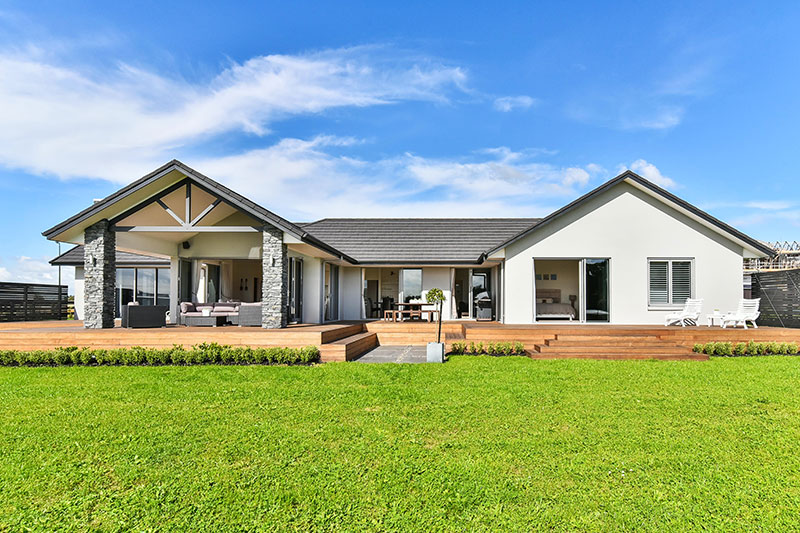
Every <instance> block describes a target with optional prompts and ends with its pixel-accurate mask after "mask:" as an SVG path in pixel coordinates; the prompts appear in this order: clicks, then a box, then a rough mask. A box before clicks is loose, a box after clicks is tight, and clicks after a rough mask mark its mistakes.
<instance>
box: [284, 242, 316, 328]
mask: <svg viewBox="0 0 800 533" xmlns="http://www.w3.org/2000/svg"><path fill="white" fill-rule="evenodd" d="M289 255H290V256H293V257H302V258H303V322H305V323H306V324H319V323H321V322H322V260H321V259H319V258H317V257H309V256H307V255H303V254H300V253H297V252H293V251H291V250H289Z"/></svg>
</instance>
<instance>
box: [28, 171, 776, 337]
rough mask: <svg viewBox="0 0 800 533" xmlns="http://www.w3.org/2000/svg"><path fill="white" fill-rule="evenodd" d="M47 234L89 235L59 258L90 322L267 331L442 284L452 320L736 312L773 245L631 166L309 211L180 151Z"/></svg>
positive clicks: (418, 295) (384, 303) (369, 313)
mask: <svg viewBox="0 0 800 533" xmlns="http://www.w3.org/2000/svg"><path fill="white" fill-rule="evenodd" d="M44 236H45V237H47V238H48V239H51V240H54V241H60V242H67V243H73V244H75V245H77V246H78V247H76V248H73V249H71V250H69V251H68V252H67V253H66V254H64V255H62V256H60V257H59V258H56V259H55V260H54V261H53V263H54V264H72V265H75V267H76V278H77V280H78V281H77V282H76V308H78V307H79V306H78V304H77V302H79V301H80V302H82V309H79V311H78V312H79V313H80V315H79V316H82V317H83V319H84V324H85V326H86V327H88V328H100V327H112V326H113V323H114V322H113V320H114V317H115V315H117V314H118V312H119V306H120V305H121V304H124V303H125V302H127V301H129V300H131V299H134V300H137V301H138V302H139V303H140V304H142V305H147V304H149V303H152V302H163V303H166V302H169V308H170V321H171V322H175V321H176V320H177V316H178V309H179V303H180V302H183V301H194V302H217V301H242V302H261V313H262V325H263V326H264V327H267V328H278V327H284V326H286V325H287V324H288V323H293V322H303V323H322V322H329V321H336V320H357V319H364V318H377V317H378V316H379V314H380V310H381V309H382V308H386V307H389V306H391V304H392V303H393V302H394V303H398V302H408V301H414V300H418V299H424V297H425V293H426V291H427V290H428V289H430V288H433V287H438V288H441V289H443V291H444V292H445V296H446V298H447V304H446V305H445V307H444V310H443V318H444V319H445V320H454V319H466V320H470V319H476V318H491V319H494V320H497V321H499V322H503V323H507V324H531V323H537V322H557V321H571V322H573V323H593V322H606V323H612V324H660V323H662V322H663V320H664V316H665V314H666V313H668V312H670V311H671V310H674V309H675V308H676V307H680V306H682V304H683V302H684V301H685V300H686V298H690V297H697V298H703V299H704V300H705V306H706V309H707V310H709V311H711V310H712V309H714V308H718V309H735V308H736V305H737V302H738V299H739V298H740V297H741V291H742V289H741V283H742V260H743V259H744V258H763V257H767V256H768V255H770V254H771V249H770V248H769V247H767V246H766V245H764V244H762V243H760V242H759V241H757V240H754V239H752V238H750V237H748V236H747V235H744V234H743V233H741V232H739V231H737V230H736V229H734V228H732V227H730V226H728V225H727V224H725V223H723V222H721V221H719V220H717V219H716V218H714V217H712V216H711V215H709V214H707V213H705V212H703V211H701V210H700V209H698V208H696V207H694V206H692V205H691V204H689V203H687V202H685V201H683V200H681V199H680V198H678V197H676V196H674V195H673V194H671V193H669V192H668V191H665V190H664V189H662V188H660V187H658V186H656V185H654V184H653V183H651V182H649V181H647V180H646V179H644V178H642V177H641V176H638V175H637V174H635V173H633V172H630V171H626V172H623V173H622V174H620V175H619V176H617V177H615V178H613V179H611V180H610V181H608V182H606V183H604V184H603V185H601V186H600V187H598V188H596V189H595V190H593V191H591V192H589V193H588V194H586V195H584V196H582V197H581V198H578V199H577V200H575V201H574V202H572V203H570V204H569V205H567V206H565V207H563V208H561V209H559V210H558V211H556V212H554V213H552V214H550V215H548V216H547V217H544V218H542V219H535V218H503V219H492V218H488V219H458V218H454V219H357V218H352V219H322V220H318V221H316V222H310V223H295V222H290V221H288V220H286V219H284V218H282V217H280V216H279V215H278V214H276V213H273V212H271V211H269V210H267V209H264V208H263V207H261V206H259V205H257V204H256V203H254V202H252V201H251V200H248V199H247V198H245V197H243V196H241V195H240V194H237V193H236V192H234V191H232V190H230V189H228V188H226V187H224V186H223V185H221V184H219V183H217V182H215V181H214V180H212V179H210V178H208V177H206V176H204V175H202V174H200V173H199V172H197V171H195V170H193V169H191V168H189V167H188V166H186V165H184V164H183V163H181V162H180V161H176V160H173V161H171V162H169V163H167V164H166V165H164V166H162V167H161V168H159V169H157V170H155V171H153V172H151V173H150V174H148V175H146V176H144V177H143V178H141V179H139V180H137V181H135V182H133V183H131V184H130V185H128V186H127V187H124V188H122V189H120V190H119V191H117V192H115V193H114V194H112V195H110V196H108V197H107V198H105V199H103V200H100V201H97V202H95V203H94V204H93V205H91V206H90V207H88V208H86V209H85V210H83V211H81V212H80V213H78V214H76V215H74V216H72V217H70V218H69V219H67V220H65V221H63V222H61V223H60V224H58V225H56V226H54V227H52V228H50V229H48V230H47V231H45V232H44ZM81 256H82V259H81ZM67 261H71V262H67ZM81 269H82V270H81ZM81 292H82V294H79V293H81Z"/></svg>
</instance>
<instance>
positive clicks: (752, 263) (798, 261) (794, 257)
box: [744, 241, 800, 274]
mask: <svg viewBox="0 0 800 533" xmlns="http://www.w3.org/2000/svg"><path fill="white" fill-rule="evenodd" d="M766 244H767V246H769V247H770V248H772V249H773V250H775V254H774V255H773V256H772V257H765V258H747V259H745V260H744V272H745V274H749V273H752V272H775V271H778V270H794V269H798V268H800V243H798V242H797V241H783V242H768V243H766Z"/></svg>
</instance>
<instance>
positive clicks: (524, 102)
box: [494, 95, 536, 113]
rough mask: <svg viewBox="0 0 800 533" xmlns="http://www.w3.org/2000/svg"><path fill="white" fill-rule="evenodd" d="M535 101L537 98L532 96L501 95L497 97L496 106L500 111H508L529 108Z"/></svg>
mask: <svg viewBox="0 0 800 533" xmlns="http://www.w3.org/2000/svg"><path fill="white" fill-rule="evenodd" d="M535 103H536V100H535V99H534V98H531V97H530V96H525V95H522V96H501V97H499V98H495V100H494V108H495V109H496V110H498V111H502V112H504V113H508V112H509V111H511V110H513V109H528V108H529V107H531V106H532V105H534V104H535Z"/></svg>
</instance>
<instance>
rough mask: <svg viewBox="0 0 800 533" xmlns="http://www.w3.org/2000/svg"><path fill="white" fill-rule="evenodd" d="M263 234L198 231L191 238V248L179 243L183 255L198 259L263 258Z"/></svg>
mask: <svg viewBox="0 0 800 533" xmlns="http://www.w3.org/2000/svg"><path fill="white" fill-rule="evenodd" d="M262 239H263V237H262V234H261V233H260V232H252V233H250V232H248V233H198V234H197V235H195V236H194V237H192V238H191V239H189V249H188V250H184V249H183V247H182V246H180V245H178V252H179V254H180V256H181V257H186V258H189V257H192V258H197V259H258V260H260V259H261V246H262V244H263V242H262Z"/></svg>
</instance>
